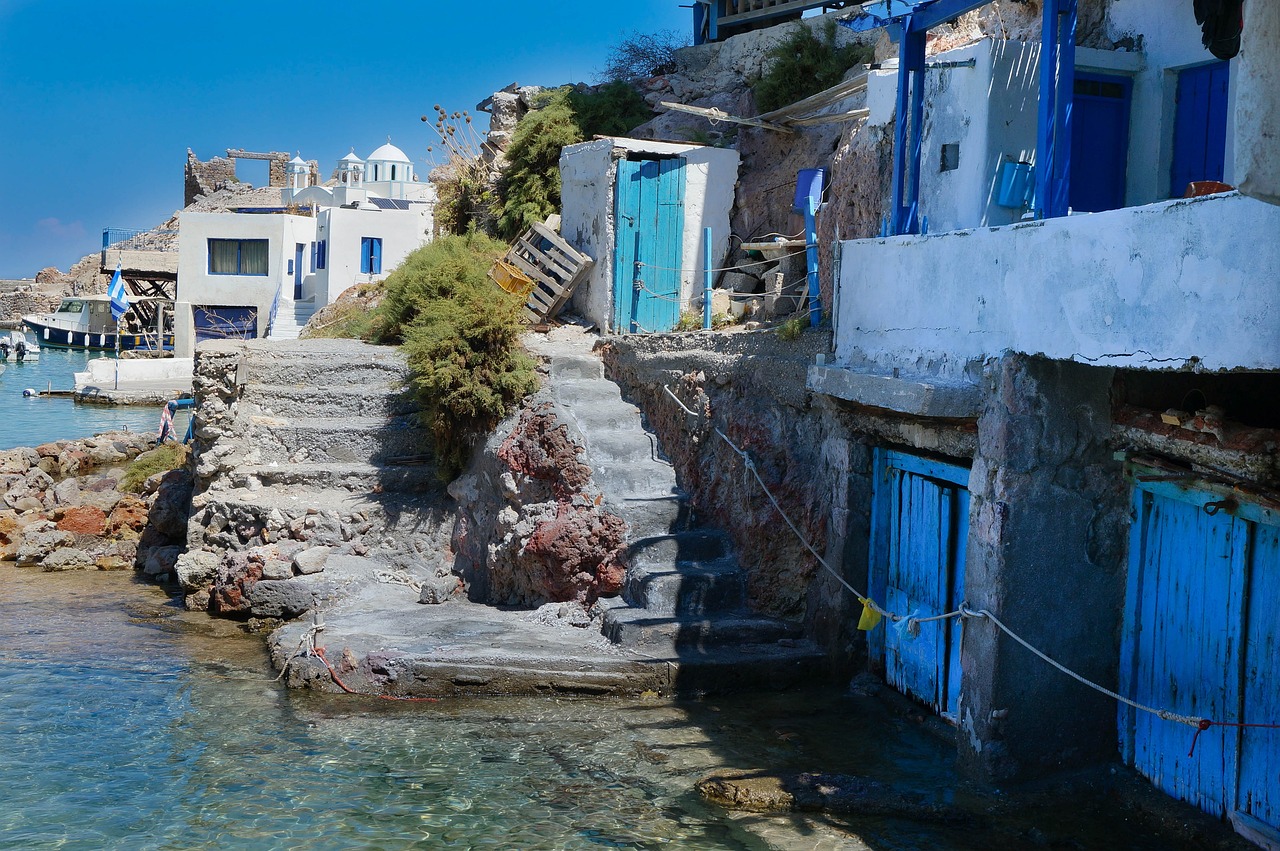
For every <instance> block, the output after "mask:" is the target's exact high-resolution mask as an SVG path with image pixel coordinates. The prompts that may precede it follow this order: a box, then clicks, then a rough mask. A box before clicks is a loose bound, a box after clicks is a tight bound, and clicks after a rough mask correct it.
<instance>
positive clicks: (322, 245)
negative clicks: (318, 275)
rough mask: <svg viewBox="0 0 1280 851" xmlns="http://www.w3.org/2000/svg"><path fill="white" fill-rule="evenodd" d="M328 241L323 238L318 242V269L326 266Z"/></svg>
mask: <svg viewBox="0 0 1280 851" xmlns="http://www.w3.org/2000/svg"><path fill="white" fill-rule="evenodd" d="M326 243H327V241H326V240H323V239H322V240H320V241H319V242H317V243H316V268H317V269H323V268H324V261H325V248H326V247H327V244H326Z"/></svg>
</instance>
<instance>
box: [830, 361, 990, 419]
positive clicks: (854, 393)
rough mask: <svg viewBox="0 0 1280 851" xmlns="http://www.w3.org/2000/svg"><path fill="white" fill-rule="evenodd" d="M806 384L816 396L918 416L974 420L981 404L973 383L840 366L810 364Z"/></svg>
mask: <svg viewBox="0 0 1280 851" xmlns="http://www.w3.org/2000/svg"><path fill="white" fill-rule="evenodd" d="M807 384H808V387H809V389H810V390H813V391H814V392H815V393H823V394H825V395H827V396H833V397H835V398H837V399H844V400H846V401H849V402H856V403H857V404H859V405H867V406H870V407H873V408H884V409H885V410H888V411H897V412H898V413H902V414H911V415H913V416H917V417H937V418H941V419H972V418H975V417H977V416H978V410H979V407H980V405H981V402H982V396H981V393H980V392H979V390H978V388H977V386H975V385H973V384H957V383H948V382H941V381H931V380H925V379H921V378H896V377H894V376H892V375H883V374H880V373H873V372H855V371H854V370H852V369H844V368H841V367H838V366H820V365H817V364H814V365H811V366H810V367H809V375H808V381H807Z"/></svg>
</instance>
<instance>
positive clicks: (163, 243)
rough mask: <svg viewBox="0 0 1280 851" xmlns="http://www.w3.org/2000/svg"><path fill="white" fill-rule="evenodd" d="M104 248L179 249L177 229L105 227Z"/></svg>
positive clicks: (119, 249)
mask: <svg viewBox="0 0 1280 851" xmlns="http://www.w3.org/2000/svg"><path fill="white" fill-rule="evenodd" d="M102 248H103V250H104V251H105V250H106V249H108V248H110V249H113V250H116V251H177V250H178V232H177V231H176V230H134V229H131V228H103V229H102Z"/></svg>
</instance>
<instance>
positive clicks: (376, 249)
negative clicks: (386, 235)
mask: <svg viewBox="0 0 1280 851" xmlns="http://www.w3.org/2000/svg"><path fill="white" fill-rule="evenodd" d="M360 272H361V274H364V275H380V274H382V237H380V236H365V237H361V238H360Z"/></svg>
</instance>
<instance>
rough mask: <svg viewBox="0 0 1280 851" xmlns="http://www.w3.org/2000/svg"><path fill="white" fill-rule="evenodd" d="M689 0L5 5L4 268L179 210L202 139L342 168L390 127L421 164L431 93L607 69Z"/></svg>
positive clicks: (0, 220) (468, 105) (47, 260)
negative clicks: (627, 44) (619, 51)
mask: <svg viewBox="0 0 1280 851" xmlns="http://www.w3.org/2000/svg"><path fill="white" fill-rule="evenodd" d="M679 2H680V0H638V2H632V3H619V4H612V3H604V2H599V0H597V2H585V0H559V2H554V3H546V4H543V3H515V2H509V0H490V2H488V3H460V2H440V0H435V2H402V3H386V2H345V3H334V2H329V0H315V2H310V3H285V4H272V3H262V2H254V3H245V2H239V0H225V2H218V3H212V2H201V3H196V2H178V3H174V2H164V3H159V2H150V0H147V2H133V0H117V2H114V3H110V2H108V3H103V2H93V3H88V2H59V0H0V140H3V149H2V150H0V156H2V157H3V162H4V164H5V165H4V188H3V193H2V195H0V197H2V198H3V203H0V278H20V277H31V276H32V275H34V274H35V273H36V272H37V271H38V270H40V269H41V268H43V267H45V266H57V267H58V268H60V269H62V270H63V271H66V269H67V267H68V266H69V265H70V264H72V263H73V262H75V261H76V260H78V259H79V258H80V257H82V256H84V255H85V254H89V253H91V252H93V251H95V250H97V249H98V248H99V247H100V246H101V239H102V229H103V228H104V227H122V228H147V227H153V226H155V225H157V224H159V223H160V222H162V221H163V220H164V219H166V218H168V216H170V215H171V214H172V213H173V212H174V211H175V210H177V209H178V208H180V207H181V206H182V169H183V163H184V162H185V161H186V152H187V148H188V147H190V148H191V149H192V150H194V151H195V153H196V155H197V156H199V157H200V158H201V159H208V158H210V157H213V156H215V155H222V154H224V153H225V152H226V149H227V148H244V149H246V150H256V151H289V152H290V153H293V152H301V154H302V157H303V159H315V160H319V161H320V166H321V170H322V173H324V174H325V175H327V174H328V173H329V171H330V170H331V169H332V168H333V166H334V165H335V164H336V161H337V159H338V158H339V157H341V156H342V155H344V154H346V153H347V151H348V150H349V149H350V148H351V147H353V146H354V148H355V150H356V153H358V154H360V155H361V156H367V155H368V154H369V153H370V152H371V151H372V150H373V149H374V148H376V147H377V146H378V145H380V144H382V143H383V142H384V141H386V138H387V136H390V137H391V140H392V142H393V143H395V144H396V145H397V146H399V147H400V148H402V149H403V150H404V151H405V152H406V153H407V154H408V155H409V156H410V157H411V158H412V159H414V161H415V162H416V163H417V164H418V167H419V170H420V172H421V173H423V174H425V172H426V171H427V167H426V163H425V162H424V161H425V160H426V158H427V157H428V154H427V152H426V148H427V145H428V144H431V141H432V139H431V138H430V133H431V131H430V128H429V127H427V126H426V125H424V124H423V123H422V122H421V121H420V120H419V116H421V115H424V114H427V115H430V114H431V112H432V109H431V108H432V105H433V104H436V103H439V104H440V105H441V106H443V107H445V108H446V109H449V110H450V111H454V110H464V109H465V110H471V111H473V112H474V109H475V105H476V103H478V102H479V101H481V100H483V99H484V98H485V97H487V96H488V95H489V93H491V92H493V91H494V90H496V89H500V88H502V87H504V86H506V85H507V84H509V83H512V82H519V83H521V84H522V85H524V84H533V83H536V84H543V85H554V84H559V83H565V82H580V81H585V82H593V81H594V80H595V78H596V75H597V72H598V71H599V69H600V68H602V67H603V65H604V61H605V57H606V56H607V54H608V52H609V48H610V47H612V46H613V45H614V44H616V43H617V42H618V41H619V40H620V39H621V38H622V37H623V36H625V35H626V34H627V33H629V32H656V31H658V30H664V29H669V30H676V31H678V32H679V33H680V34H681V35H684V34H685V33H686V32H688V31H690V30H691V27H692V25H691V12H690V11H689V10H688V9H684V8H681V7H680V5H679ZM482 118H483V116H482ZM433 120H434V119H433ZM256 165H258V166H259V167H261V164H256ZM250 169H251V166H250ZM247 179H249V180H250V181H251V182H254V183H260V182H261V183H264V182H265V171H264V175H263V179H262V180H261V181H254V180H252V175H250V176H249V177H248V178H247Z"/></svg>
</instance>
